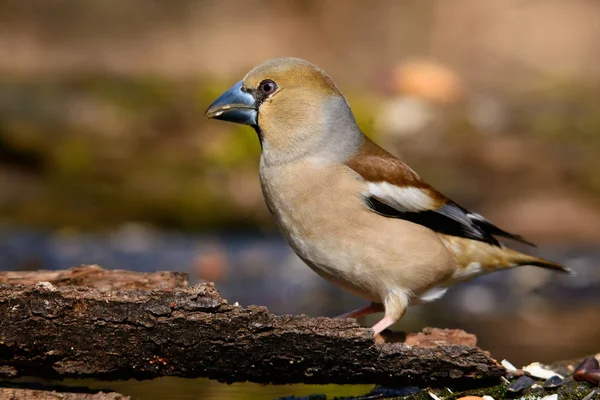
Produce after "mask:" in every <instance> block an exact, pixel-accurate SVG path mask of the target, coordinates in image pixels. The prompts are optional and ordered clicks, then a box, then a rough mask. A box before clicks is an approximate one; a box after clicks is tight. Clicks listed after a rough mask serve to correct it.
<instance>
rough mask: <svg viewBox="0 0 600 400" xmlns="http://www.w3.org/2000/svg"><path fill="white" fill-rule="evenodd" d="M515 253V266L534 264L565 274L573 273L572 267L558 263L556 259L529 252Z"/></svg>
mask: <svg viewBox="0 0 600 400" xmlns="http://www.w3.org/2000/svg"><path fill="white" fill-rule="evenodd" d="M513 251H514V250H513ZM514 253H516V254H515V256H514V257H513V259H512V262H513V263H514V264H516V265H515V266H521V265H533V266H536V267H542V268H545V269H550V270H553V271H557V272H560V273H563V274H573V270H572V269H571V268H569V267H566V266H564V265H562V264H559V263H556V262H554V261H549V260H546V259H543V258H540V257H535V256H530V255H527V254H523V253H519V252H517V251H514Z"/></svg>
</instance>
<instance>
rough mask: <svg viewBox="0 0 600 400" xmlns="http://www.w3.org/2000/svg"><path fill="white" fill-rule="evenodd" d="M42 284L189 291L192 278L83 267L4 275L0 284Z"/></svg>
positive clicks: (163, 272)
mask: <svg viewBox="0 0 600 400" xmlns="http://www.w3.org/2000/svg"><path fill="white" fill-rule="evenodd" d="M38 282H50V283H51V284H53V285H54V286H87V287H93V288H96V289H101V290H108V289H112V290H117V289H139V290H150V289H156V288H185V287H188V275H187V274H186V273H183V272H167V271H159V272H152V273H145V272H133V271H125V270H120V269H114V270H106V269H103V268H101V267H99V266H98V265H81V266H79V267H73V268H70V269H67V270H58V271H7V272H0V283H10V284H12V285H18V284H21V285H35V284H36V283H38Z"/></svg>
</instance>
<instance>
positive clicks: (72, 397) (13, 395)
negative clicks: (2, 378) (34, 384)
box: [0, 388, 129, 400]
mask: <svg viewBox="0 0 600 400" xmlns="http://www.w3.org/2000/svg"><path fill="white" fill-rule="evenodd" d="M0 399H3V400H127V399H129V397H128V396H123V395H122V394H118V393H102V392H99V393H72V392H57V391H54V390H52V391H49V390H32V389H18V388H0Z"/></svg>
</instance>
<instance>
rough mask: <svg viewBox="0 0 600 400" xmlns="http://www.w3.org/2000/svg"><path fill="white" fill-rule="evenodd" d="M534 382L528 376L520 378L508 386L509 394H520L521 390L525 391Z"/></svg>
mask: <svg viewBox="0 0 600 400" xmlns="http://www.w3.org/2000/svg"><path fill="white" fill-rule="evenodd" d="M534 383H535V381H534V380H533V379H531V378H530V377H528V376H522V377H520V378H519V379H517V380H516V381H514V382H513V383H511V384H510V385H509V386H508V389H507V390H508V391H509V392H513V393H516V392H520V391H521V390H524V389H527V388H528V387H531V386H533V384H534Z"/></svg>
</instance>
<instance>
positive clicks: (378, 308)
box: [335, 303, 383, 319]
mask: <svg viewBox="0 0 600 400" xmlns="http://www.w3.org/2000/svg"><path fill="white" fill-rule="evenodd" d="M382 311H383V304H379V303H371V304H369V305H368V306H365V307H361V308H357V309H356V310H353V311H350V312H347V313H345V314H342V315H338V316H337V317H335V318H337V319H345V318H360V317H364V316H365V315H369V314H375V313H378V312H382Z"/></svg>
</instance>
